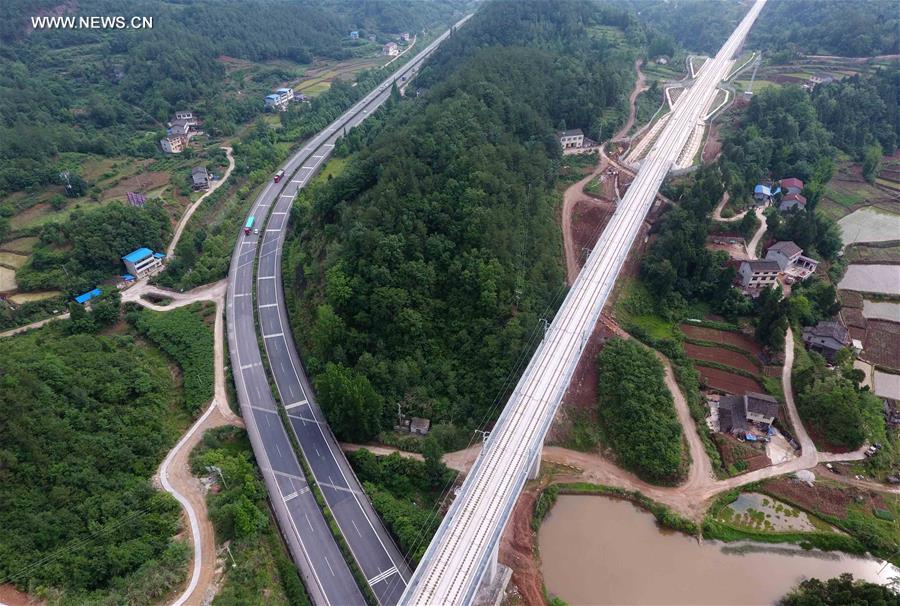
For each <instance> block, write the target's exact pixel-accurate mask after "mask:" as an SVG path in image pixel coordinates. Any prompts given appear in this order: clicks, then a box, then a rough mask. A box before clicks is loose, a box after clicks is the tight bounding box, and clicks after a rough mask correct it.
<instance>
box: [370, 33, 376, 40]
mask: <svg viewBox="0 0 900 606" xmlns="http://www.w3.org/2000/svg"><path fill="white" fill-rule="evenodd" d="M369 42H375V34H369Z"/></svg>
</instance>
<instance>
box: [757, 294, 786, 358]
mask: <svg viewBox="0 0 900 606" xmlns="http://www.w3.org/2000/svg"><path fill="white" fill-rule="evenodd" d="M788 305H789V304H788V301H787V300H785V299H782V293H781V288H780V287H776V288H767V289H765V290H763V291H762V292H760V293H759V297H758V298H757V299H756V301H755V307H756V312H757V313H756V315H757V318H756V333H755V334H756V339H757V340H758V341H759V342H760V343H762V344H763V345H764V346H766V347H769V348H770V349H772V350H773V351H782V350H783V349H784V338H785V334H786V332H787V327H788Z"/></svg>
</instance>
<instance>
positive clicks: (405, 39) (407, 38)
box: [400, 32, 409, 42]
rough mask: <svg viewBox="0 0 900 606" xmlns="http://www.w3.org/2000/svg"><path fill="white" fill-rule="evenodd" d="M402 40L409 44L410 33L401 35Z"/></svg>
mask: <svg viewBox="0 0 900 606" xmlns="http://www.w3.org/2000/svg"><path fill="white" fill-rule="evenodd" d="M400 39H401V40H403V41H404V42H409V32H403V33H402V34H400Z"/></svg>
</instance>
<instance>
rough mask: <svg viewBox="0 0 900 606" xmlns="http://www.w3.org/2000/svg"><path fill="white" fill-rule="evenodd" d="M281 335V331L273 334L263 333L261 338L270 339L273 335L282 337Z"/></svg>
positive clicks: (282, 334)
mask: <svg viewBox="0 0 900 606" xmlns="http://www.w3.org/2000/svg"><path fill="white" fill-rule="evenodd" d="M283 336H284V333H283V332H276V333H275V334H274V335H263V339H271V338H274V337H283Z"/></svg>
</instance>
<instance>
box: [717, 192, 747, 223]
mask: <svg viewBox="0 0 900 606" xmlns="http://www.w3.org/2000/svg"><path fill="white" fill-rule="evenodd" d="M728 197H729V195H728V192H727V191H726V192H725V193H724V194H722V199H721V200H719V203H718V204H717V205H716V209H715V210H714V211H713V219H715V220H716V221H721V222H723V223H733V222H734V221H740V220H741V219H743V218H744V215H746V214H747V212H748V211H746V210H745V211H743V212H739V213H738V214H736V215H735V216H733V217H728V218H727V219H726V218H725V217H723V216H722V209H723V208H725V205H726V204H728Z"/></svg>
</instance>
